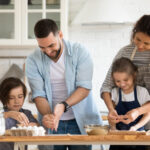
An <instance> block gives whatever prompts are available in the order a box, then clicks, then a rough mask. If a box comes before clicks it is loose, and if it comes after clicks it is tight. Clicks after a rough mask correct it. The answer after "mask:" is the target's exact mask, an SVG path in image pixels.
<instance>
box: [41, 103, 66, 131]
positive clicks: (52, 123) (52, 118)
mask: <svg viewBox="0 0 150 150" xmlns="http://www.w3.org/2000/svg"><path fill="white" fill-rule="evenodd" d="M64 110H65V106H64V105H63V104H57V105H56V106H55V108H54V114H47V115H44V117H43V120H42V123H43V125H44V126H45V127H47V128H51V130H54V129H55V131H57V128H58V125H59V120H60V118H61V116H62V114H63V113H64Z"/></svg>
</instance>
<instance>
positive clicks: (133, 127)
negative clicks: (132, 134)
mask: <svg viewBox="0 0 150 150" xmlns="http://www.w3.org/2000/svg"><path fill="white" fill-rule="evenodd" d="M136 130H137V127H136V126H132V127H131V128H130V130H129V131H136Z"/></svg>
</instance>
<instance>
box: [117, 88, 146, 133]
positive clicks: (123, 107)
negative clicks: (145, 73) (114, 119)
mask: <svg viewBox="0 0 150 150" xmlns="http://www.w3.org/2000/svg"><path fill="white" fill-rule="evenodd" d="M138 107H140V104H139V102H138V99H137V91H136V87H135V88H134V101H129V102H123V101H122V94H121V89H120V88H119V102H118V104H117V106H116V108H115V109H116V111H117V113H118V115H125V114H126V113H127V112H128V111H130V110H132V109H135V108H138ZM142 116H143V115H141V116H139V117H138V118H137V119H136V120H135V121H133V122H131V123H129V124H124V123H122V122H119V123H117V124H116V128H117V129H118V130H129V129H130V127H132V126H134V125H135V124H137V123H138V122H139V121H140V119H141V118H142ZM141 130H144V127H141V128H139V129H138V131H141Z"/></svg>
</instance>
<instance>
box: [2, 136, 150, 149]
mask: <svg viewBox="0 0 150 150" xmlns="http://www.w3.org/2000/svg"><path fill="white" fill-rule="evenodd" d="M0 142H15V146H14V150H18V149H19V147H20V150H24V145H54V144H55V145H83V144H84V145H91V144H111V145H150V136H149V135H69V134H68V135H50V136H48V135H47V136H0Z"/></svg>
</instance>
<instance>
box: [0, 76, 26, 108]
mask: <svg viewBox="0 0 150 150" xmlns="http://www.w3.org/2000/svg"><path fill="white" fill-rule="evenodd" d="M20 86H21V87H22V90H23V95H24V98H25V97H26V93H27V89H26V86H25V85H24V83H23V82H22V81H21V80H20V79H18V78H14V77H9V78H6V79H4V80H3V81H2V83H1V84H0V100H1V102H2V103H3V105H4V106H6V104H7V103H8V102H9V94H10V91H11V90H12V89H14V88H17V87H20Z"/></svg>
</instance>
